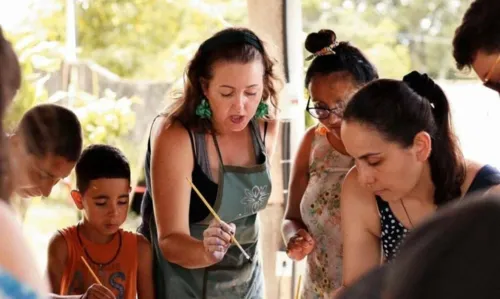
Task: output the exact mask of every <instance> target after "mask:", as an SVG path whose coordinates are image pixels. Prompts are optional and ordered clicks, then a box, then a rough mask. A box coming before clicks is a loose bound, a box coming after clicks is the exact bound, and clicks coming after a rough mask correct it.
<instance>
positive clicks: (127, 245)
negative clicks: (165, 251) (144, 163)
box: [47, 144, 154, 299]
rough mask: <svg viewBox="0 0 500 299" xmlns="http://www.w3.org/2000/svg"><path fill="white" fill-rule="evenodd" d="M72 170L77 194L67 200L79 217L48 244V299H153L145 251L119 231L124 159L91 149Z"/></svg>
mask: <svg viewBox="0 0 500 299" xmlns="http://www.w3.org/2000/svg"><path fill="white" fill-rule="evenodd" d="M75 170H76V181H77V183H76V184H77V188H78V190H74V191H72V192H71V197H72V198H73V201H74V202H75V205H76V206H77V208H78V209H80V210H83V215H84V217H83V220H82V221H81V222H79V223H78V224H77V225H75V226H71V227H67V228H65V229H63V230H60V231H58V232H57V233H56V234H55V235H54V236H53V237H52V239H51V241H50V244H49V250H48V263H47V274H48V277H49V281H50V284H51V287H52V292H53V293H54V294H53V295H52V298H71V299H73V298H74V299H77V298H78V299H79V298H86V299H87V298H88V299H93V298H110V299H112V298H117V299H135V298H136V295H137V296H138V297H137V298H139V299H143V298H144V299H153V298H154V294H153V279H152V274H153V269H152V261H153V256H152V250H151V245H150V243H149V241H148V240H147V239H146V238H145V237H144V236H142V235H139V234H135V233H132V232H127V231H123V230H122V229H120V226H121V225H122V224H123V223H124V222H125V220H126V218H127V213H128V207H129V193H130V190H131V188H130V166H129V164H128V161H127V159H126V158H125V157H124V156H123V154H122V153H121V152H120V151H119V150H118V149H116V148H114V147H112V146H108V145H99V144H96V145H91V146H89V147H87V148H86V149H85V150H84V151H83V152H82V155H81V157H80V159H79V160H78V162H77V164H76V168H75ZM82 258H83V259H85V261H86V262H87V263H88V264H89V266H90V267H91V268H92V271H93V272H94V273H95V275H96V276H97V278H98V279H99V282H97V281H96V279H95V278H94V277H93V276H92V274H91V273H90V271H89V269H88V268H87V266H86V265H85V263H84V262H83V261H82ZM100 283H102V285H100Z"/></svg>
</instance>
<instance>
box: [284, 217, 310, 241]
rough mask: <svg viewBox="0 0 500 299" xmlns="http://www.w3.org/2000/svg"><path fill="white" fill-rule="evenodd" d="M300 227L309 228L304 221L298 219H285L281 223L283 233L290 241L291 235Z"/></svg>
mask: <svg viewBox="0 0 500 299" xmlns="http://www.w3.org/2000/svg"><path fill="white" fill-rule="evenodd" d="M299 229H305V230H307V227H306V226H305V225H304V223H303V222H302V221H299V220H296V219H284V220H283V224H282V225H281V232H282V234H283V238H284V241H285V242H286V243H288V240H290V238H291V237H293V236H294V235H295V234H296V233H297V231H298V230H299Z"/></svg>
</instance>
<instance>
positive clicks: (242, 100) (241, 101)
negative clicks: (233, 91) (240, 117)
mask: <svg viewBox="0 0 500 299" xmlns="http://www.w3.org/2000/svg"><path fill="white" fill-rule="evenodd" d="M246 102H247V97H246V96H245V94H244V93H241V94H240V95H239V96H238V97H237V98H236V103H235V106H236V108H237V110H238V111H243V109H244V107H245V104H246Z"/></svg>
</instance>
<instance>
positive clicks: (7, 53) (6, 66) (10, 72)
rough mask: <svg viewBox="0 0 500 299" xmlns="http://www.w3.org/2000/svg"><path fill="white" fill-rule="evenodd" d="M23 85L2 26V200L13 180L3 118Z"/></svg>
mask: <svg viewBox="0 0 500 299" xmlns="http://www.w3.org/2000/svg"><path fill="white" fill-rule="evenodd" d="M20 86H21V68H20V66H19V61H18V60H17V55H16V54H15V52H14V49H13V48H12V45H11V44H10V42H9V41H7V40H6V39H5V37H4V35H3V32H2V28H1V27H0V200H4V201H8V200H9V197H10V194H11V191H12V180H11V172H10V163H9V155H8V147H7V137H6V136H5V131H4V127H3V118H4V116H5V113H6V110H7V108H8V106H9V104H10V102H11V101H12V98H13V97H14V95H15V93H16V91H17V90H18V89H19V88H20Z"/></svg>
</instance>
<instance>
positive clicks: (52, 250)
mask: <svg viewBox="0 0 500 299" xmlns="http://www.w3.org/2000/svg"><path fill="white" fill-rule="evenodd" d="M48 250H49V255H52V256H54V257H58V259H61V258H63V257H64V258H65V257H67V255H68V245H67V244H66V239H65V238H64V236H63V235H62V234H61V233H60V232H59V231H57V232H56V233H54V234H53V235H52V237H51V238H50V240H49V249H48Z"/></svg>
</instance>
